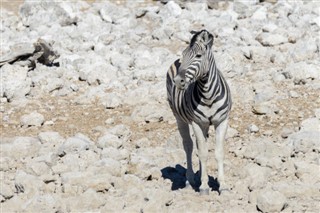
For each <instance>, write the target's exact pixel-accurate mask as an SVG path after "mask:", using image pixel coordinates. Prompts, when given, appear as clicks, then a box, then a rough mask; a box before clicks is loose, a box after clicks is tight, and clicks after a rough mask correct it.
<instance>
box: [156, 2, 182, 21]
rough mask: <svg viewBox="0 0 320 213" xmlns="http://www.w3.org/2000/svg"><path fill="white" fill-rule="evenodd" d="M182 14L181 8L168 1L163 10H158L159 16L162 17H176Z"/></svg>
mask: <svg viewBox="0 0 320 213" xmlns="http://www.w3.org/2000/svg"><path fill="white" fill-rule="evenodd" d="M181 12H182V9H181V7H180V6H179V5H178V4H177V3H175V2H174V1H169V2H168V3H167V4H166V5H165V6H164V7H163V9H161V10H160V14H161V15H163V16H164V17H167V18H168V17H171V16H173V17H178V16H179V15H180V14H181Z"/></svg>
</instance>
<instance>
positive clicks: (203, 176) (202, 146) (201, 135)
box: [192, 122, 209, 195]
mask: <svg viewBox="0 0 320 213" xmlns="http://www.w3.org/2000/svg"><path fill="white" fill-rule="evenodd" d="M192 127H193V131H194V134H195V136H196V140H197V148H198V156H199V161H200V180H201V185H200V188H199V189H200V194H201V195H208V194H209V185H208V174H207V159H208V147H207V134H208V128H207V127H201V126H199V125H198V124H196V123H195V122H193V123H192Z"/></svg>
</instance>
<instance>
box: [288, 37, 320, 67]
mask: <svg viewBox="0 0 320 213" xmlns="http://www.w3.org/2000/svg"><path fill="white" fill-rule="evenodd" d="M317 50H318V47H317V41H316V40H315V39H313V38H306V39H299V40H298V41H297V43H295V44H294V48H292V50H291V51H290V52H289V54H290V56H291V57H292V59H293V60H294V62H299V61H305V60H310V59H313V58H316V57H319V54H318V53H317Z"/></svg>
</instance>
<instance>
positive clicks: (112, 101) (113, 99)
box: [101, 93, 122, 109]
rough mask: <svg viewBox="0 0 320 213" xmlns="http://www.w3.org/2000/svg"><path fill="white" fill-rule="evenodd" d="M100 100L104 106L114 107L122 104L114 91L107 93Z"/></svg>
mask: <svg viewBox="0 0 320 213" xmlns="http://www.w3.org/2000/svg"><path fill="white" fill-rule="evenodd" d="M101 102H102V105H103V106H104V107H105V108H107V109H114V108H117V107H119V106H121V105H122V98H121V97H120V96H119V95H118V94H116V93H108V94H106V96H105V97H104V98H103V100H101Z"/></svg>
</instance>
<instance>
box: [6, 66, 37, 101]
mask: <svg viewBox="0 0 320 213" xmlns="http://www.w3.org/2000/svg"><path fill="white" fill-rule="evenodd" d="M27 73H28V67H21V66H19V65H10V64H5V65H3V66H2V67H1V68H0V74H1V84H0V91H1V93H0V97H6V98H7V99H8V100H9V101H11V100H12V99H19V98H22V97H25V95H27V94H28V93H29V92H30V85H31V79H30V78H29V77H27Z"/></svg>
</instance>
